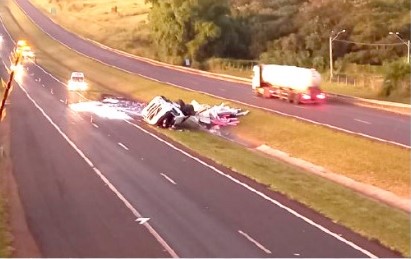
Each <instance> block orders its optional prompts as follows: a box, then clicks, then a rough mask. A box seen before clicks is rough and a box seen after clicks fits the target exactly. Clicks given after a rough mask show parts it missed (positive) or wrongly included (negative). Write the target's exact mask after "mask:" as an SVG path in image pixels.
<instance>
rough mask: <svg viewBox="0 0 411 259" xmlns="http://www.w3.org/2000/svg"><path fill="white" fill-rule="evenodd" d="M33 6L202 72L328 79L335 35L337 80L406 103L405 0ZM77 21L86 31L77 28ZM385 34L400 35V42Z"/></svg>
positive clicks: (103, 38) (57, 2)
mask: <svg viewBox="0 0 411 259" xmlns="http://www.w3.org/2000/svg"><path fill="white" fill-rule="evenodd" d="M31 1H32V2H34V3H36V4H39V5H41V6H42V7H43V8H45V9H46V10H47V11H48V12H50V10H51V8H56V9H57V15H55V19H57V20H58V21H59V22H60V23H62V24H63V25H65V26H66V27H69V29H72V30H74V31H80V32H82V34H84V35H86V36H88V37H90V38H93V39H95V40H97V41H100V42H102V43H104V44H107V45H109V46H112V47H116V48H120V49H123V50H125V51H128V52H131V53H134V54H138V55H142V56H146V57H150V58H155V59H158V60H161V61H165V62H169V63H174V64H183V63H184V60H185V59H187V58H189V59H190V60H191V65H192V66H195V67H199V68H203V69H212V68H213V67H215V66H216V65H221V64H222V63H224V62H226V61H227V60H228V61H229V62H230V63H238V64H241V65H243V64H246V67H248V68H249V67H250V66H251V65H252V64H254V63H256V62H265V63H275V64H287V65H297V66H303V67H314V68H316V69H317V70H319V71H321V72H323V73H325V74H327V73H328V69H329V65H330V58H329V37H330V36H331V37H332V38H334V37H336V36H337V35H338V37H336V38H335V39H334V41H333V42H332V46H333V63H334V69H335V71H334V74H344V75H346V74H348V75H350V76H356V75H358V74H360V75H362V76H363V78H369V77H370V76H375V75H377V76H384V77H385V80H382V79H381V80H378V84H379V89H380V95H382V96H390V95H395V94H397V95H401V96H403V97H404V96H405V97H406V98H408V97H409V92H410V89H409V85H410V82H409V65H406V57H407V45H406V43H407V40H408V39H409V38H410V3H409V1H408V0H338V1H337V0H138V1H131V0H121V1H120V0H112V1H108V0H31ZM70 20H71V22H70ZM79 20H83V21H84V22H88V24H89V26H86V27H82V28H79V26H77V22H78V21H79ZM342 30H345V32H344V33H340V32H341V31H342ZM389 32H399V34H398V36H399V37H401V38H402V39H403V42H402V41H401V40H400V39H399V38H398V37H397V36H396V35H392V34H391V35H390V34H389ZM397 69H399V70H398V71H397ZM393 71H394V72H393ZM245 75H246V76H249V74H245ZM346 81H347V82H348V80H346ZM382 82H383V84H382ZM366 84H371V83H369V82H366V83H364V84H363V86H364V85H366ZM381 85H382V86H384V87H383V88H381Z"/></svg>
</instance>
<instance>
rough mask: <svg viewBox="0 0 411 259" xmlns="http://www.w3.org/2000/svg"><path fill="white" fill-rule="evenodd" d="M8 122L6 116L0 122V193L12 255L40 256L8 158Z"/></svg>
mask: <svg viewBox="0 0 411 259" xmlns="http://www.w3.org/2000/svg"><path fill="white" fill-rule="evenodd" d="M9 147H10V124H9V120H8V119H7V118H6V119H5V120H4V121H2V122H1V123H0V159H1V163H0V195H1V196H2V197H3V198H4V200H5V205H6V211H7V213H6V215H7V216H8V217H7V219H6V220H7V223H8V227H7V229H8V233H7V235H9V238H10V243H11V246H10V247H9V249H10V251H11V254H10V255H11V256H12V257H41V253H40V250H39V249H38V247H37V244H36V242H35V241H34V238H33V236H32V235H31V232H30V230H29V228H28V226H27V223H26V218H25V212H24V209H23V206H22V204H21V201H20V197H19V193H18V187H17V183H16V181H15V179H14V176H13V172H12V171H13V170H12V164H11V160H10V152H9V150H10V148H9Z"/></svg>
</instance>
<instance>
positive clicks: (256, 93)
mask: <svg viewBox="0 0 411 259" xmlns="http://www.w3.org/2000/svg"><path fill="white" fill-rule="evenodd" d="M253 94H254V96H257V97H261V96H262V94H260V92H259V91H258V90H257V89H253Z"/></svg>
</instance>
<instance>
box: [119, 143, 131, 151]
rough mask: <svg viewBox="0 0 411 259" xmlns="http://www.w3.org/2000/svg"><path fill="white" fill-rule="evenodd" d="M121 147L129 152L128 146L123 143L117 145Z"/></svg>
mask: <svg viewBox="0 0 411 259" xmlns="http://www.w3.org/2000/svg"><path fill="white" fill-rule="evenodd" d="M117 144H118V145H119V146H120V147H122V148H124V149H125V150H129V149H128V147H127V146H126V145H124V144H123V143H120V142H118V143H117Z"/></svg>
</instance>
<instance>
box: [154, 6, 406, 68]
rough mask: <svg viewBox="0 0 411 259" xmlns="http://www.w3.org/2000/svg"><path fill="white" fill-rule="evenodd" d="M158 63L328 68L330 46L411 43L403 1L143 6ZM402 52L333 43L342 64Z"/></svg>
mask: <svg viewBox="0 0 411 259" xmlns="http://www.w3.org/2000/svg"><path fill="white" fill-rule="evenodd" d="M147 2H149V3H151V5H152V8H151V10H150V13H149V25H150V28H151V33H152V40H153V44H154V47H155V49H156V53H157V56H158V57H159V58H166V57H176V58H185V57H189V58H190V59H192V60H194V61H198V62H203V61H205V60H207V59H208V58H211V57H222V58H234V59H254V60H255V59H256V60H261V61H263V62H270V63H276V64H292V65H299V66H312V67H316V68H317V69H319V70H324V69H326V68H327V67H328V65H329V63H328V62H329V45H328V39H329V37H330V35H331V34H332V31H340V30H342V29H344V30H345V33H343V34H341V35H340V36H339V38H338V40H349V41H353V42H359V43H372V44H376V43H381V44H384V43H399V39H398V38H396V37H394V36H393V35H389V32H390V31H394V32H397V31H398V32H400V35H401V37H402V38H403V39H404V40H407V39H409V38H410V15H409V13H410V3H409V1H408V0H346V1H335V0H147ZM406 51H407V48H406V45H396V46H390V45H387V46H383V45H377V46H371V45H366V44H363V45H357V44H355V43H347V42H340V41H334V42H333V54H334V55H333V56H334V57H333V58H334V60H338V59H340V62H350V63H358V64H374V65H381V64H383V63H384V62H387V61H392V60H395V59H398V58H399V57H403V56H406Z"/></svg>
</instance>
